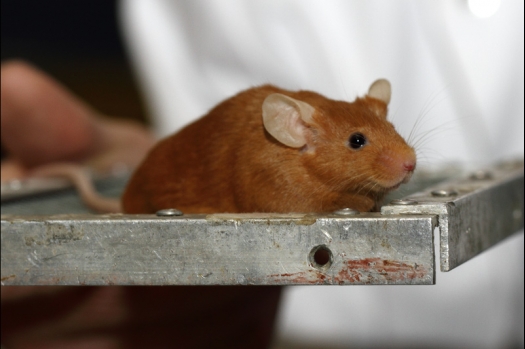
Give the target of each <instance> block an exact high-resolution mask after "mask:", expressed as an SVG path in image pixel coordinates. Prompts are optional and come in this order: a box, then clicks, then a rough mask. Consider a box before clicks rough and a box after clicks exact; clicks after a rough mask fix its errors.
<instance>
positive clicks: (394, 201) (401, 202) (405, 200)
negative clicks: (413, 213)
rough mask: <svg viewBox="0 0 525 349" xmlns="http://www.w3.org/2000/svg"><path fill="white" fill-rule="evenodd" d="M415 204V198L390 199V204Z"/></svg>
mask: <svg viewBox="0 0 525 349" xmlns="http://www.w3.org/2000/svg"><path fill="white" fill-rule="evenodd" d="M417 204H418V202H417V201H416V200H410V199H395V200H392V201H390V205H403V206H408V205H417Z"/></svg>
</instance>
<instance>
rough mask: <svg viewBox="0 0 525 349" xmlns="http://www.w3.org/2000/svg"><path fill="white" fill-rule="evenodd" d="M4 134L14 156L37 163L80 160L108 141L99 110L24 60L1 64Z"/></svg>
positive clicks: (27, 163) (29, 163)
mask: <svg viewBox="0 0 525 349" xmlns="http://www.w3.org/2000/svg"><path fill="white" fill-rule="evenodd" d="M1 81H2V84H1V115H2V118H1V139H2V147H3V148H4V149H5V150H6V151H7V154H8V156H9V157H10V158H13V159H16V160H17V161H18V162H20V163H21V164H22V165H23V166H26V167H34V166H38V165H40V164H44V163H48V162H52V161H77V160H80V159H82V158H85V157H88V156H90V155H91V154H94V153H96V152H97V151H98V150H99V149H100V148H102V147H104V144H102V143H103V137H101V131H100V127H99V126H98V125H97V123H96V121H95V120H96V118H95V117H94V116H96V114H97V113H96V112H95V111H94V110H93V109H91V108H89V107H88V106H87V105H86V104H85V103H84V102H82V101H81V100H79V99H78V98H77V97H76V96H74V95H73V94H71V93H70V92H69V91H67V90H66V89H65V88H64V87H63V86H62V85H60V84H59V83H58V82H57V81H55V80H53V79H52V78H51V77H49V76H47V75H46V74H44V73H43V72H41V71H39V70H37V69H36V68H34V67H32V66H30V65H28V64H26V63H23V62H21V61H11V62H7V63H4V64H2V67H1Z"/></svg>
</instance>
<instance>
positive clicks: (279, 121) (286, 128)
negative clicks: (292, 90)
mask: <svg viewBox="0 0 525 349" xmlns="http://www.w3.org/2000/svg"><path fill="white" fill-rule="evenodd" d="M314 111H315V109H314V108H313V107H312V106H311V105H310V104H308V103H305V102H302V101H298V100H296V99H293V98H291V97H288V96H285V95H283V94H280V93H272V94H271V95H269V96H268V97H266V99H265V100H264V102H263V104H262V116H263V123H264V128H265V129H266V131H268V133H269V134H271V135H272V136H273V137H274V138H275V139H277V140H278V141H279V142H281V143H282V144H285V145H287V146H289V147H293V148H301V147H302V146H304V145H305V144H306V142H307V132H309V130H308V127H307V126H306V124H310V123H311V122H312V115H313V113H314Z"/></svg>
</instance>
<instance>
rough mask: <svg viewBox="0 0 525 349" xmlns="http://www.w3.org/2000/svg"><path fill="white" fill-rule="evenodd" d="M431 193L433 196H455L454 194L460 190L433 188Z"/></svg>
mask: <svg viewBox="0 0 525 349" xmlns="http://www.w3.org/2000/svg"><path fill="white" fill-rule="evenodd" d="M430 193H431V194H432V196H441V197H444V196H453V195H458V192H457V191H455V190H454V189H448V190H445V189H439V190H432V191H431V192H430Z"/></svg>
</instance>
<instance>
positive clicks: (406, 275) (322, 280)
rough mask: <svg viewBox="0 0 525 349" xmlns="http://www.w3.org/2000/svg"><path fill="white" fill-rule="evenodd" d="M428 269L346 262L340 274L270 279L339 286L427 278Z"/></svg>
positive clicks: (382, 262) (313, 273) (379, 262)
mask: <svg viewBox="0 0 525 349" xmlns="http://www.w3.org/2000/svg"><path fill="white" fill-rule="evenodd" d="M426 274H427V270H426V268H423V267H422V266H419V265H417V264H415V263H414V264H408V263H403V262H398V261H392V260H387V259H381V258H364V259H350V260H345V261H344V262H343V267H342V268H341V269H340V270H339V272H337V273H336V274H332V275H330V274H327V273H322V272H320V271H318V270H314V269H312V270H308V271H304V272H298V273H285V274H272V275H269V276H268V277H270V278H272V279H273V280H274V281H275V282H283V283H287V284H314V285H315V284H318V285H322V284H335V283H338V284H340V285H343V284H347V283H351V284H352V283H354V284H355V283H363V284H370V283H384V282H385V281H386V282H396V281H402V280H407V279H408V280H414V279H421V278H424V277H425V276H426Z"/></svg>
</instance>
